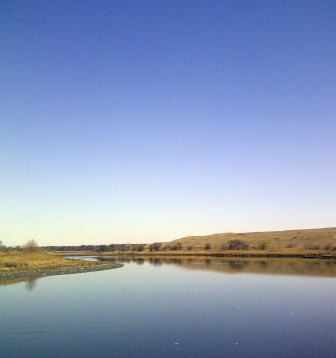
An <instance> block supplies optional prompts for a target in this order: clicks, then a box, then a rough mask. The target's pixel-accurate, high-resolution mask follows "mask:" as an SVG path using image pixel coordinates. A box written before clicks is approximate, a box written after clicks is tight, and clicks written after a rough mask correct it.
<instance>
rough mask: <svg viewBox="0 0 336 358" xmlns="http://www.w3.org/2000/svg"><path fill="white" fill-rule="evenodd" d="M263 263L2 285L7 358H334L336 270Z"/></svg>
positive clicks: (136, 268) (2, 352)
mask: <svg viewBox="0 0 336 358" xmlns="http://www.w3.org/2000/svg"><path fill="white" fill-rule="evenodd" d="M174 260H175V261H174ZM179 260H180V261H179ZM262 262H263V260H259V261H256V260H252V261H251V260H250V261H248V260H229V261H228V260H223V259H214V260H211V259H207V260H204V259H200V258H197V259H192V258H185V259H179V258H171V259H167V258H166V259H165V260H162V259H158V258H150V259H147V260H145V259H143V258H138V259H134V260H129V259H125V260H124V263H125V266H124V267H123V268H120V269H116V270H109V271H100V272H91V273H86V274H76V275H65V276H54V277H47V278H42V279H38V280H35V281H27V282H20V283H16V284H14V285H2V286H0V303H1V305H0V320H1V325H0V337H1V343H0V356H2V357H27V356H35V357H37V356H45V357H46V356H48V357H61V356H71V357H333V356H334V354H335V352H336V324H335V321H336V303H335V297H336V280H335V277H336V276H334V275H333V274H332V272H334V269H335V264H334V263H333V262H332V261H331V262H329V263H327V262H324V261H322V262H323V264H322V263H321V265H322V266H321V265H318V264H313V262H311V263H310V266H311V267H312V268H311V273H309V263H308V262H307V261H305V260H303V261H300V262H301V263H300V264H299V263H298V261H294V262H292V263H290V262H289V261H286V265H285V261H284V263H283V265H280V269H279V270H276V267H277V265H279V261H275V263H272V262H273V261H266V263H262ZM307 265H308V266H307ZM324 266H325V272H324V274H323V272H322V271H323V267H324ZM284 267H287V268H284ZM281 268H282V269H281Z"/></svg>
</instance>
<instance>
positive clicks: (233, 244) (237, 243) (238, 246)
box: [228, 240, 249, 250]
mask: <svg viewBox="0 0 336 358" xmlns="http://www.w3.org/2000/svg"><path fill="white" fill-rule="evenodd" d="M248 248H249V244H248V243H247V242H245V241H243V240H230V241H229V246H228V249H229V250H247V249H248Z"/></svg>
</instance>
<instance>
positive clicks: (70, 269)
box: [0, 251, 121, 282]
mask: <svg viewBox="0 0 336 358" xmlns="http://www.w3.org/2000/svg"><path fill="white" fill-rule="evenodd" d="M120 266H121V265H118V264H116V263H101V262H95V261H83V260H67V259H64V257H63V256H60V255H57V254H55V253H46V252H41V251H35V252H24V251H23V252H22V251H21V252H19V251H9V252H2V253H0V282H1V281H3V280H14V279H17V278H25V277H26V278H31V277H41V276H52V275H60V274H68V273H80V272H88V271H98V270H102V269H110V268H117V267H120Z"/></svg>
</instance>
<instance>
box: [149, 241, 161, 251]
mask: <svg viewBox="0 0 336 358" xmlns="http://www.w3.org/2000/svg"><path fill="white" fill-rule="evenodd" d="M161 246H162V244H161V243H160V242H154V244H150V245H149V246H148V249H149V251H159V250H160V247H161Z"/></svg>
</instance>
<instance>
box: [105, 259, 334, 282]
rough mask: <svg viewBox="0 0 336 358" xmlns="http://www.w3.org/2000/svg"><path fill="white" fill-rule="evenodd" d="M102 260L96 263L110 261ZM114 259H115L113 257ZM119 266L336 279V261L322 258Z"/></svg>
mask: <svg viewBox="0 0 336 358" xmlns="http://www.w3.org/2000/svg"><path fill="white" fill-rule="evenodd" d="M110 259H112V258H108V257H104V258H99V260H110ZM113 260H116V259H115V258H113ZM118 261H119V262H121V263H131V262H133V263H136V264H141V265H142V264H143V263H144V262H148V263H149V264H151V265H153V266H161V265H176V266H180V267H183V268H185V269H190V270H208V271H217V272H223V273H228V274H234V273H257V274H275V275H276V274H281V275H299V276H301V275H305V276H324V277H336V260H321V259H279V258H277V259H270V258H264V259H262V258H218V257H213V258H209V257H207V258H202V257H190V256H187V257H178V258H177V257H173V256H165V257H157V256H155V257H154V256H142V257H133V258H130V257H119V258H118Z"/></svg>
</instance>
